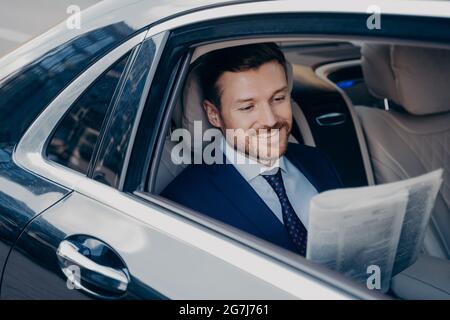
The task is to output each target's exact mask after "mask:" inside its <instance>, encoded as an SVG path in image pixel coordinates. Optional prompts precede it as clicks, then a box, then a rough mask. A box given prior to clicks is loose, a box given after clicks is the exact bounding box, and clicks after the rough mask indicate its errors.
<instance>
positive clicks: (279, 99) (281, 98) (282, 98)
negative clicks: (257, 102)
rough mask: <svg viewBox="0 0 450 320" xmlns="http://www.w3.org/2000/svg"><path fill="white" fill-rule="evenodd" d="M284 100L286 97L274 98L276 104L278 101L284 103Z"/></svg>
mask: <svg viewBox="0 0 450 320" xmlns="http://www.w3.org/2000/svg"><path fill="white" fill-rule="evenodd" d="M284 99H286V96H279V97H275V99H274V100H275V101H276V102H280V101H284Z"/></svg>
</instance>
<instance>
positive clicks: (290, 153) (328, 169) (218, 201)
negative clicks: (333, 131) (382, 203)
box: [161, 144, 342, 251]
mask: <svg viewBox="0 0 450 320" xmlns="http://www.w3.org/2000/svg"><path fill="white" fill-rule="evenodd" d="M285 156H286V157H287V158H288V159H289V160H290V161H291V162H292V164H293V165H295V166H296V167H297V168H298V169H299V170H300V171H301V172H302V173H303V175H304V176H305V177H306V178H307V179H308V180H309V181H310V182H311V184H312V185H313V186H314V187H315V188H316V190H317V191H318V192H322V191H326V190H330V189H336V188H340V187H342V183H341V180H340V179H339V176H338V174H337V173H336V170H335V169H334V166H333V165H332V163H331V162H330V161H329V160H328V158H327V157H326V156H325V155H324V154H323V153H321V152H320V151H319V150H318V149H316V148H313V147H309V146H305V145H298V144H289V145H288V149H287V152H286V155H285ZM224 162H225V161H224ZM161 195H162V196H163V197H165V198H168V199H170V200H173V201H175V202H177V203H179V204H182V205H184V206H186V207H188V208H191V209H194V210H196V211H198V212H200V213H203V214H205V215H208V216H210V217H212V218H214V219H217V220H220V221H223V222H225V223H228V224H230V225H232V226H234V227H236V228H239V229H241V230H244V231H246V232H248V233H250V234H253V235H255V236H257V237H259V238H262V239H265V240H267V241H270V242H272V243H274V244H277V245H279V246H281V247H284V248H286V249H288V250H292V251H295V248H294V247H293V244H292V243H291V241H290V239H289V236H288V233H287V231H286V229H285V227H284V225H283V224H282V223H281V222H280V220H278V218H277V217H276V216H275V214H273V213H272V211H271V210H270V209H269V207H268V206H267V205H266V204H265V203H264V201H263V200H262V199H261V198H260V197H259V195H258V194H257V193H256V191H255V190H254V189H253V188H252V187H251V186H250V184H249V183H248V182H247V181H246V180H245V179H244V178H243V177H242V176H241V175H240V173H239V172H238V171H237V170H236V168H235V167H234V166H233V165H232V164H229V163H223V164H212V165H207V164H197V165H190V166H189V167H187V168H186V169H185V170H184V171H183V172H182V173H181V174H180V175H179V176H178V177H177V178H175V180H174V181H172V182H171V183H170V184H169V185H168V186H167V187H166V189H165V190H164V191H163V192H162V193H161Z"/></svg>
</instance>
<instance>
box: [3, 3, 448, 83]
mask: <svg viewBox="0 0 450 320" xmlns="http://www.w3.org/2000/svg"><path fill="white" fill-rule="evenodd" d="M268 2H269V3H270V2H276V1H268V0H103V1H101V2H99V3H97V4H95V5H93V6H91V7H89V8H87V9H86V10H84V11H83V12H81V16H80V17H81V21H80V22H81V28H80V29H68V28H67V25H66V20H64V21H63V22H61V23H60V24H58V25H57V26H55V27H54V28H52V29H50V30H49V31H47V32H46V33H44V34H42V35H40V36H38V37H36V38H34V39H32V40H31V41H29V42H28V43H26V44H25V45H23V46H22V47H20V48H18V49H16V50H15V51H13V52H11V53H10V54H8V55H6V56H5V57H3V58H1V59H0V80H1V79H4V78H5V77H6V76H8V75H10V74H11V73H13V72H14V71H15V70H18V69H20V68H21V67H24V66H26V65H27V64H29V63H31V62H32V61H34V60H36V59H37V58H39V57H41V56H43V55H44V54H46V53H47V52H50V51H51V50H52V49H53V48H56V47H57V46H59V45H61V44H63V43H66V42H68V41H70V40H71V39H74V38H76V37H81V36H83V35H84V34H86V33H88V32H90V31H92V30H96V29H100V28H102V27H106V26H111V25H113V24H122V25H125V26H126V27H127V28H129V29H130V34H131V33H133V31H137V30H140V29H142V28H145V27H146V26H152V25H157V24H160V25H161V24H162V25H164V23H161V22H164V21H167V20H170V19H171V18H174V17H177V16H182V15H186V14H189V13H192V12H196V11H200V10H203V9H207V8H214V7H226V6H228V5H234V4H242V3H260V4H261V5H262V4H264V3H268ZM280 2H281V1H280ZM298 3H299V4H298V5H299V6H301V7H302V8H304V9H305V11H312V12H313V11H315V10H316V9H319V11H322V12H324V11H328V12H335V11H336V12H337V11H339V12H347V11H348V12H353V11H356V12H364V13H365V12H366V10H367V9H368V7H367V5H368V4H370V3H372V1H371V0H365V1H363V0H361V1H360V2H355V1H351V0H346V1H339V2H336V1H335V0H316V1H313V2H309V1H305V2H301V4H300V1H299V2H298ZM379 3H380V4H383V10H385V8H386V7H387V6H389V8H390V9H392V8H394V9H395V11H400V10H405V9H408V10H406V11H408V12H405V14H413V15H416V14H419V15H421V14H422V13H421V12H422V11H424V10H423V9H424V8H428V10H425V11H429V12H427V13H426V14H427V15H428V14H429V15H432V16H440V15H445V16H448V14H444V11H448V6H447V5H446V4H445V1H411V2H409V1H401V0H389V1H386V0H380V1H379ZM405 3H406V4H407V5H408V6H406V5H405ZM400 4H401V5H400ZM255 5H259V4H255ZM282 5H283V3H280V6H282ZM430 12H431V14H430ZM199 14H201V13H199ZM236 14H239V13H237V12H236ZM197 17H198V15H197Z"/></svg>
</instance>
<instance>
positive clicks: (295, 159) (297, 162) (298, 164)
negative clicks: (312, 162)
mask: <svg viewBox="0 0 450 320" xmlns="http://www.w3.org/2000/svg"><path fill="white" fill-rule="evenodd" d="M292 150H293V148H288V150H287V152H286V157H287V158H288V159H289V161H290V162H291V163H292V164H293V165H294V166H295V167H296V168H297V169H298V170H300V171H301V173H302V174H303V175H304V176H305V178H306V179H308V181H309V182H310V183H311V184H312V185H313V186H314V188H316V190H317V192H319V193H320V192H322V191H324V186H323V184H322V183H320V181H319V180H318V179H317V178H316V177H315V176H314V175H311V173H310V172H309V170H307V168H305V166H304V165H303V164H302V162H301V160H300V157H299V156H298V155H296V154H294V153H293V152H292Z"/></svg>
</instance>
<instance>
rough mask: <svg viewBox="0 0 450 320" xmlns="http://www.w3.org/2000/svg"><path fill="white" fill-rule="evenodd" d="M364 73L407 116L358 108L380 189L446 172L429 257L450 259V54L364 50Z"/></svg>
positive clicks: (383, 47) (431, 50) (372, 86)
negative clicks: (392, 183)
mask: <svg viewBox="0 0 450 320" xmlns="http://www.w3.org/2000/svg"><path fill="white" fill-rule="evenodd" d="M361 52H362V69H363V74H364V79H365V81H366V84H367V86H368V88H369V90H370V91H371V93H372V94H374V95H375V96H377V97H380V98H384V99H388V101H391V102H394V103H395V104H397V105H399V106H401V107H402V108H403V109H404V112H398V111H394V110H392V109H391V110H381V109H376V108H370V107H364V106H355V109H356V112H357V114H358V116H359V118H360V120H361V125H362V128H363V131H364V134H365V138H366V141H367V145H368V149H369V154H370V158H371V162H372V166H373V170H374V176H375V180H376V183H386V182H392V181H397V180H401V179H406V178H410V177H414V176H417V175H420V174H424V173H426V172H430V171H432V170H435V169H438V168H443V169H444V177H443V178H444V181H443V184H442V186H441V189H440V191H439V194H438V196H437V199H436V203H435V207H434V210H433V213H432V217H431V222H430V225H429V228H428V230H427V232H426V236H425V240H424V251H425V253H427V254H429V255H432V256H435V257H440V258H444V259H449V258H450V50H445V49H435V48H419V47H411V46H403V45H402V46H399V45H384V44H383V45H382V44H365V45H363V47H362V50H361Z"/></svg>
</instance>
